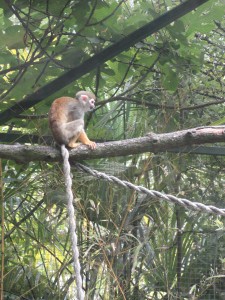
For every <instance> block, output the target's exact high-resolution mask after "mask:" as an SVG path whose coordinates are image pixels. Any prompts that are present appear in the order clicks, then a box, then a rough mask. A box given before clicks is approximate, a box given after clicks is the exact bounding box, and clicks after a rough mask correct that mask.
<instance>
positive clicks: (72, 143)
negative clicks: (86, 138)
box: [67, 135, 80, 148]
mask: <svg viewBox="0 0 225 300" xmlns="http://www.w3.org/2000/svg"><path fill="white" fill-rule="evenodd" d="M78 136H79V135H76V136H74V137H72V138H71V139H70V141H69V143H68V144H67V146H69V147H70V148H76V147H77V146H79V145H80V143H77V139H78Z"/></svg>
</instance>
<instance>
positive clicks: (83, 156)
mask: <svg viewBox="0 0 225 300" xmlns="http://www.w3.org/2000/svg"><path fill="white" fill-rule="evenodd" d="M220 142H225V126H214V127H213V126H212V127H198V128H191V129H187V130H182V131H176V132H170V133H162V134H156V133H149V134H148V135H146V136H144V137H139V138H133V139H127V140H122V141H115V142H107V143H99V144H97V148H96V150H90V149H88V148H87V147H86V146H83V145H81V146H79V147H77V148H76V149H72V150H71V151H70V161H71V162H72V161H74V162H75V161H81V160H87V159H95V158H103V157H116V156H127V155H132V154H141V153H145V152H153V153H158V152H166V151H169V150H172V149H173V148H177V147H183V146H193V145H200V144H206V143H220ZM0 158H5V159H11V160H15V161H18V162H22V163H27V162H30V161H46V162H55V161H61V153H60V150H59V149H56V148H53V147H49V146H33V145H5V144H0Z"/></svg>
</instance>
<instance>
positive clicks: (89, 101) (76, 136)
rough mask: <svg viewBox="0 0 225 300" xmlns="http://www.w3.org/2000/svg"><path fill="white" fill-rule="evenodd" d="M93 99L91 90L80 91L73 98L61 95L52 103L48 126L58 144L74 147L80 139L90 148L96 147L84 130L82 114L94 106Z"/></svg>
mask: <svg viewBox="0 0 225 300" xmlns="http://www.w3.org/2000/svg"><path fill="white" fill-rule="evenodd" d="M95 99H96V97H95V95H94V94H92V93H91V92H86V91H80V92H78V93H77V94H76V96H75V98H71V97H61V98H58V99H56V100H55V101H54V102H53V103H52V105H51V108H50V111H49V126H50V128H51V131H52V134H53V137H54V139H55V141H56V142H57V143H58V144H59V145H63V144H64V145H65V146H68V147H70V148H75V147H77V146H78V145H79V143H77V141H80V142H81V143H82V144H84V145H87V146H88V147H89V148H91V149H95V148H96V143H95V142H92V141H90V140H89V138H88V137H87V135H86V133H85V131H84V114H85V113H86V112H87V111H91V110H93V109H94V108H95Z"/></svg>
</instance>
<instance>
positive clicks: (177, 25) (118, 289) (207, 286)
mask: <svg viewBox="0 0 225 300" xmlns="http://www.w3.org/2000/svg"><path fill="white" fill-rule="evenodd" d="M178 4H180V1H171V0H164V1H162V0H152V1H147V0H146V1H145V0H140V1H115V0H109V1H103V0H93V1H81V0H80V1H79V0H76V1H72V0H68V1H59V0H54V1H53V0H48V1H36V0H33V1H29V2H28V1H21V0H20V1H19V0H14V1H9V0H6V1H1V2H0V21H1V22H0V24H1V28H0V38H1V40H2V43H1V46H0V48H1V55H0V74H1V78H0V81H1V82H0V101H1V103H0V109H1V112H2V111H4V110H5V109H7V108H9V107H11V106H12V104H14V103H16V102H17V101H20V100H21V99H23V98H24V97H25V96H26V95H29V94H32V93H33V92H35V91H37V90H38V89H39V88H40V87H42V86H44V85H46V84H47V83H49V82H51V81H52V80H54V79H55V78H58V76H60V75H61V74H63V73H64V72H66V71H68V70H70V69H71V68H73V67H74V66H78V65H80V64H81V63H82V62H84V61H85V60H86V59H88V58H89V57H92V56H93V55H95V54H97V53H100V52H101V51H102V50H103V49H105V48H106V47H107V46H109V45H111V44H113V43H115V42H116V41H118V40H120V39H121V38H123V37H124V36H126V35H127V34H129V33H131V32H133V31H134V30H136V29H137V28H140V27H141V26H142V25H144V24H146V23H148V22H150V21H151V20H153V19H154V18H156V17H157V16H159V15H161V14H162V13H164V12H166V11H168V10H170V9H172V8H173V7H175V6H177V5H178ZM224 12H225V11H224V2H223V1H222V0H221V1H208V2H207V3H205V4H204V5H202V6H200V7H199V8H197V9H196V10H194V11H193V12H191V13H189V14H187V15H186V16H184V17H182V18H180V19H179V20H176V21H175V22H173V23H172V24H170V25H169V26H167V27H166V28H163V29H162V30H160V31H159V32H157V33H155V34H153V35H152V36H150V37H148V38H146V39H145V40H143V41H141V42H139V43H137V44H135V46H134V47H132V48H130V49H127V50H126V51H124V52H122V53H121V54H119V55H117V56H116V57H115V58H113V59H112V60H110V61H107V62H106V63H104V64H103V65H101V66H100V67H98V68H97V69H95V70H94V71H92V72H90V73H88V74H86V75H85V76H83V77H81V78H80V79H79V80H77V81H76V82H73V83H72V84H69V85H67V86H66V87H65V88H64V89H61V90H60V91H59V92H57V93H53V94H52V96H50V97H47V98H46V99H44V101H41V102H40V103H39V104H38V105H36V106H34V107H32V108H30V109H29V110H26V111H24V113H23V114H22V117H17V118H14V119H12V120H10V122H8V123H7V124H5V125H4V126H2V127H1V133H2V134H6V135H1V136H2V140H1V141H2V142H5V141H7V138H8V137H9V136H10V135H11V134H13V133H14V134H18V137H21V136H25V135H26V137H27V135H28V138H27V141H26V142H28V143H29V141H30V140H29V135H31V134H34V135H36V136H38V137H39V138H40V143H41V142H43V141H42V139H41V138H42V137H43V136H46V135H49V134H50V132H49V129H48V122H47V113H48V110H49V107H50V105H51V103H52V101H53V100H54V99H55V98H56V97H60V96H62V95H69V96H73V95H74V94H75V92H76V91H78V90H81V89H87V90H92V91H93V92H94V93H95V94H96V95H97V97H98V103H97V109H96V110H95V112H94V113H93V114H91V115H89V116H88V117H87V120H86V125H87V132H88V135H89V136H90V137H91V138H92V139H95V140H100V141H105V140H121V139H124V138H131V137H139V136H143V135H145V134H146V133H147V132H150V131H153V132H157V133H161V132H171V131H175V130H179V129H183V128H191V127H195V126H199V125H200V126H201V125H203V126H204V125H220V124H224V121H225V119H224V66H225V56H224V47H225V43H224V35H225V23H224ZM52 92H54V91H52ZM31 117H32V118H31ZM16 141H17V139H15V140H14V141H13V142H16ZM88 163H89V164H90V165H91V166H93V167H94V168H95V169H98V170H100V171H104V172H106V173H108V174H113V175H115V176H118V177H119V178H121V179H125V180H130V181H131V182H133V183H135V184H138V185H143V186H145V187H147V188H149V189H155V190H158V191H162V192H164V193H170V194H174V195H177V196H179V197H186V198H188V199H191V200H194V201H198V202H202V203H205V204H213V205H216V206H218V207H221V208H224V206H225V205H224V182H225V177H224V168H225V161H224V157H223V156H209V155H197V154H184V153H180V154H172V153H164V154H152V153H145V154H142V155H134V156H132V157H129V156H128V157H120V158H113V159H109V158H107V159H106V158H104V159H99V160H93V161H88ZM2 170H3V183H4V205H2V208H3V207H4V211H5V221H4V228H5V244H4V246H5V262H4V295H5V299H75V296H74V295H75V294H76V287H75V283H74V276H73V268H72V265H71V248H70V240H69V236H68V227H67V213H66V199H65V193H64V183H63V174H62V166H61V164H46V163H41V162H40V163H37V162H35V163H34V162H32V163H29V164H26V165H25V164H23V165H21V164H18V163H16V162H14V161H6V160H4V161H3V162H2ZM73 176H74V180H73V188H74V191H75V194H76V203H75V206H76V211H77V229H78V231H77V232H78V238H79V249H80V252H81V264H82V276H83V286H84V288H85V290H86V294H87V295H88V297H89V299H131V300H132V299H224V297H225V289H224V283H225V282H224V276H225V275H224V272H225V264H224V263H225V257H224V242H225V240H224V218H223V217H215V216H211V215H205V214H202V213H197V212H190V211H187V210H185V209H183V208H180V207H174V206H172V205H169V204H166V203H164V202H159V201H157V202H156V201H153V200H152V199H149V198H148V197H144V196H142V195H137V194H136V193H133V192H131V191H127V190H125V189H124V188H121V187H117V186H115V185H112V184H109V183H106V182H101V181H98V180H96V179H94V178H91V177H89V176H87V175H84V174H81V173H79V172H77V171H76V170H73Z"/></svg>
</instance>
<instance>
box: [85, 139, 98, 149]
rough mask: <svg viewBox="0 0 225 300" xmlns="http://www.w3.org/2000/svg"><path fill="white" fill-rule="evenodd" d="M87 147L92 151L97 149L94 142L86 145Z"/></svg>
mask: <svg viewBox="0 0 225 300" xmlns="http://www.w3.org/2000/svg"><path fill="white" fill-rule="evenodd" d="M86 145H87V146H88V147H89V148H91V149H92V150H94V149H95V148H96V143H95V142H92V141H90V142H88V143H86Z"/></svg>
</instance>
